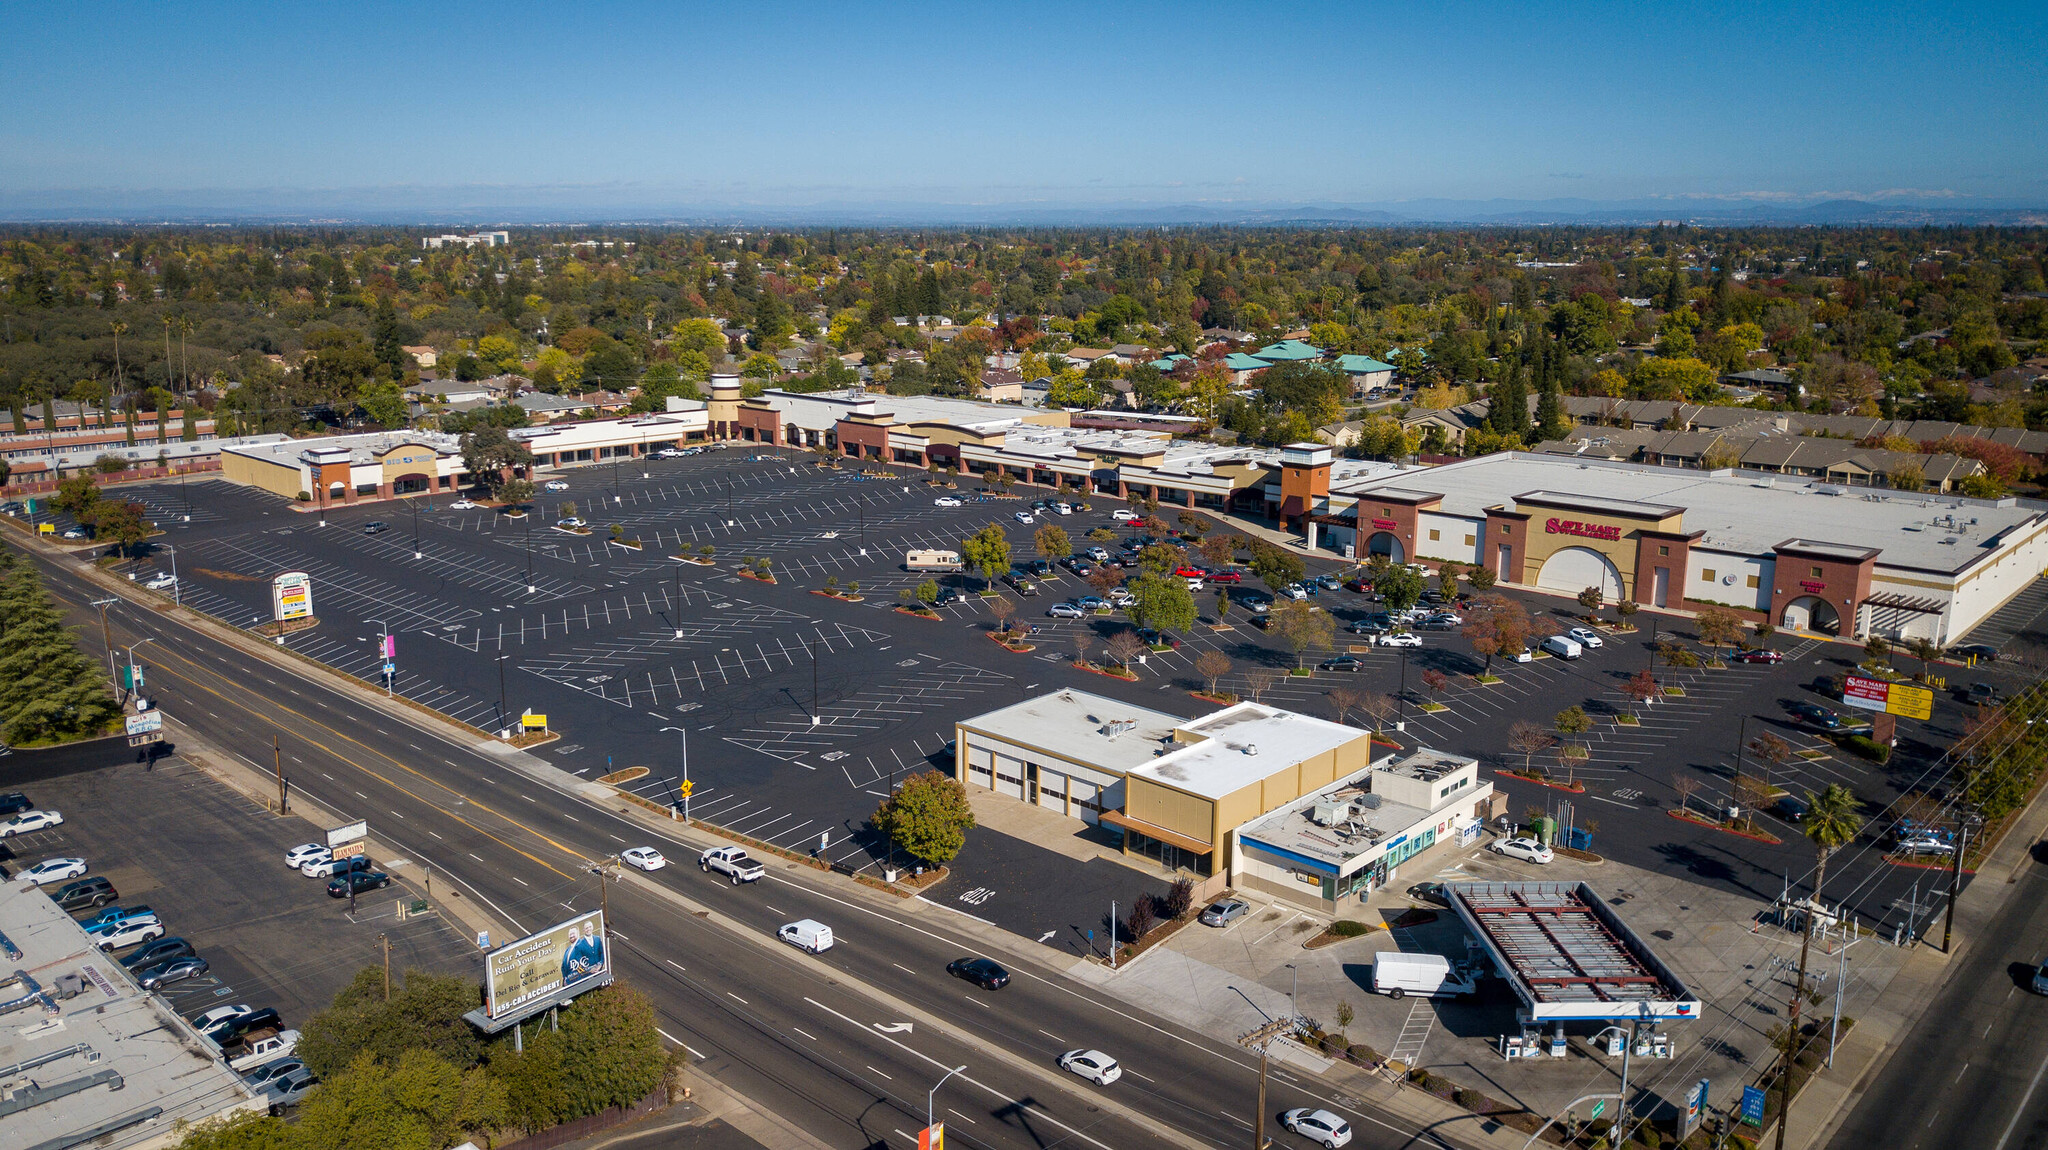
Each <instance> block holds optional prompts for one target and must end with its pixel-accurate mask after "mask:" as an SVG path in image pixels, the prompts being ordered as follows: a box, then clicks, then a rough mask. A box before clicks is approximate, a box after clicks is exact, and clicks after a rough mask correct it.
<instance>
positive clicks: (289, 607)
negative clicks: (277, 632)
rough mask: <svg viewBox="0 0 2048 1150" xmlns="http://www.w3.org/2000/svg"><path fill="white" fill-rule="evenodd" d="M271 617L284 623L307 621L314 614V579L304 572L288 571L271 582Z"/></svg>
mask: <svg viewBox="0 0 2048 1150" xmlns="http://www.w3.org/2000/svg"><path fill="white" fill-rule="evenodd" d="M270 608H271V617H272V618H274V619H276V620H277V621H278V622H280V623H282V622H285V621H286V620H288V619H306V618H310V617H311V616H312V614H313V577H312V576H311V575H308V574H306V573H305V572H304V571H287V572H285V573H284V574H282V575H279V576H278V577H277V578H275V579H272V580H271V581H270Z"/></svg>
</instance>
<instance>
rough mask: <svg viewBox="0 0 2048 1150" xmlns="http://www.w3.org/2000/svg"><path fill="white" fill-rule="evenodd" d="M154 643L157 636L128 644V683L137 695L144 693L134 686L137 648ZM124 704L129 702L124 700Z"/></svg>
mask: <svg viewBox="0 0 2048 1150" xmlns="http://www.w3.org/2000/svg"><path fill="white" fill-rule="evenodd" d="M154 642H156V636H155V635H151V636H149V637H148V638H145V639H140V640H137V641H136V642H133V643H130V644H128V682H129V685H130V688H131V689H133V690H134V691H135V694H136V695H140V694H142V691H141V690H140V689H139V688H136V687H135V686H134V684H135V648H137V647H140V646H142V644H144V643H154ZM122 702H124V703H125V702H127V700H126V699H123V700H122Z"/></svg>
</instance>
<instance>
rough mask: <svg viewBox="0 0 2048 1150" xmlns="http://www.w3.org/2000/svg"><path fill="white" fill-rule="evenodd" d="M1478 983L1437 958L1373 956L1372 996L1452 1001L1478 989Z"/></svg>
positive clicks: (1390, 953) (1467, 972) (1467, 971)
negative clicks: (1415, 995) (1382, 995)
mask: <svg viewBox="0 0 2048 1150" xmlns="http://www.w3.org/2000/svg"><path fill="white" fill-rule="evenodd" d="M1478 984H1479V980H1478V978H1477V977H1476V976H1475V975H1474V974H1473V973H1472V971H1471V970H1470V969H1468V968H1467V967H1465V966H1464V965H1463V964H1459V965H1455V966H1454V965H1452V963H1451V960H1450V959H1448V958H1445V957H1444V956H1443V955H1441V954H1404V953H1402V952H1400V951H1398V950H1383V951H1380V952H1379V953H1378V954H1376V955H1374V956H1373V960H1372V989H1373V992H1374V993H1376V994H1384V995H1388V996H1390V997H1393V998H1406V997H1407V996H1409V995H1411V994H1420V995H1422V996H1424V997H1426V998H1452V997H1456V996H1457V995H1460V994H1470V993H1472V992H1473V991H1474V990H1477V989H1478Z"/></svg>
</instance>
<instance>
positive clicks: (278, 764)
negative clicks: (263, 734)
mask: <svg viewBox="0 0 2048 1150" xmlns="http://www.w3.org/2000/svg"><path fill="white" fill-rule="evenodd" d="M270 769H271V770H273V771H275V772H277V813H278V814H281V815H288V814H290V813H291V812H292V809H291V807H290V805H288V804H287V803H286V802H285V793H284V748H283V747H282V746H280V745H279V744H278V741H277V732H275V731H273V732H271V735H270Z"/></svg>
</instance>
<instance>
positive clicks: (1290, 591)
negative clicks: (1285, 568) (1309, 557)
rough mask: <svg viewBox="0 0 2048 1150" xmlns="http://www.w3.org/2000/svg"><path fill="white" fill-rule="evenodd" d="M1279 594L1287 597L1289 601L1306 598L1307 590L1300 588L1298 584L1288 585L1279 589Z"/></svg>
mask: <svg viewBox="0 0 2048 1150" xmlns="http://www.w3.org/2000/svg"><path fill="white" fill-rule="evenodd" d="M1280 593H1281V594H1282V595H1285V596H1287V597H1288V598H1289V599H1306V598H1308V588H1306V587H1304V586H1302V585H1301V584H1299V583H1289V584H1288V585H1287V586H1285V587H1282V588H1281V589H1280Z"/></svg>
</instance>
